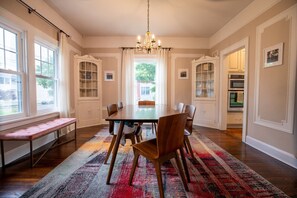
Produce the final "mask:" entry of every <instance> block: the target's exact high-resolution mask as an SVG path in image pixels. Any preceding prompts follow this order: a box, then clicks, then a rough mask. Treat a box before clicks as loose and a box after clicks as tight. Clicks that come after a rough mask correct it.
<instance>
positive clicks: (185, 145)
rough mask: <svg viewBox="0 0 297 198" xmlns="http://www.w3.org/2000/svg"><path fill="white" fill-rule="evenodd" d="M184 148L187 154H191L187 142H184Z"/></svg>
mask: <svg viewBox="0 0 297 198" xmlns="http://www.w3.org/2000/svg"><path fill="white" fill-rule="evenodd" d="M184 147H185V149H186V152H187V153H189V150H188V147H187V143H186V140H184Z"/></svg>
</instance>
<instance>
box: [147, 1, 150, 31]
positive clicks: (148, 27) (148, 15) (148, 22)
mask: <svg viewBox="0 0 297 198" xmlns="http://www.w3.org/2000/svg"><path fill="white" fill-rule="evenodd" d="M147 31H148V32H149V31H150V0H147Z"/></svg>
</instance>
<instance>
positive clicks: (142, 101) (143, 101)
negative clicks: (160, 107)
mask: <svg viewBox="0 0 297 198" xmlns="http://www.w3.org/2000/svg"><path fill="white" fill-rule="evenodd" d="M138 105H156V102H155V101H154V100H139V101H138Z"/></svg>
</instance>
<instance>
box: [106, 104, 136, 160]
mask: <svg viewBox="0 0 297 198" xmlns="http://www.w3.org/2000/svg"><path fill="white" fill-rule="evenodd" d="M116 112H118V105H117V104H110V105H108V106H107V114H108V116H111V115H112V114H114V113H116ZM109 133H110V134H111V135H112V140H111V143H110V145H109V148H108V151H107V155H106V157H105V160H104V164H106V163H107V161H108V158H109V156H110V154H111V151H112V149H113V147H114V144H115V141H116V139H117V135H116V134H115V122H114V121H109ZM124 138H125V139H130V140H131V142H132V144H135V136H134V133H128V134H124Z"/></svg>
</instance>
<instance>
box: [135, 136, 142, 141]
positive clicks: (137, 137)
mask: <svg viewBox="0 0 297 198" xmlns="http://www.w3.org/2000/svg"><path fill="white" fill-rule="evenodd" d="M136 141H137V143H139V142H141V137H140V136H139V135H136Z"/></svg>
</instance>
